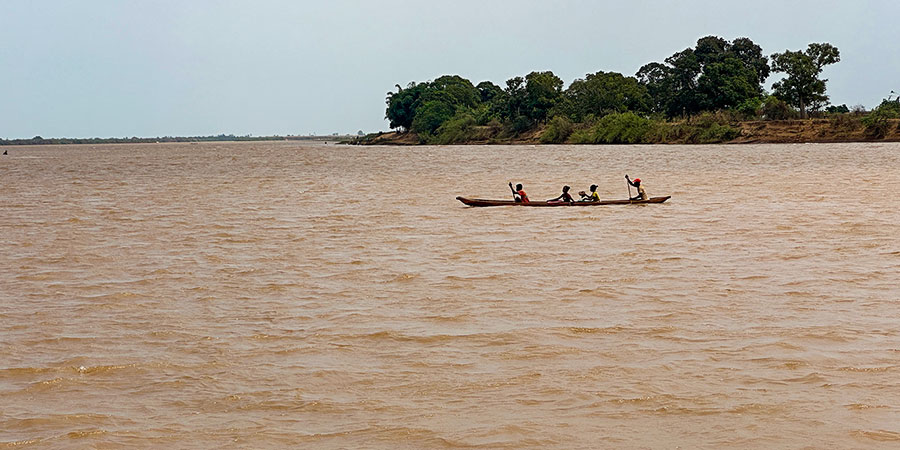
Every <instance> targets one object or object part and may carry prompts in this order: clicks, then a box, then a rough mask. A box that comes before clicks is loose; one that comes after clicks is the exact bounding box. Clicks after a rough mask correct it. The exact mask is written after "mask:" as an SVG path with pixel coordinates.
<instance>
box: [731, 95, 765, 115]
mask: <svg viewBox="0 0 900 450" xmlns="http://www.w3.org/2000/svg"><path fill="white" fill-rule="evenodd" d="M764 101H765V99H764V98H762V97H751V98H748V99H746V100H744V101H743V102H741V104H740V105H737V107H736V108H734V110H735V112H737V113H738V114H739V115H740V116H741V118H743V119H745V120H752V119H756V118H758V117H759V116H761V115H762V107H763V102H764Z"/></svg>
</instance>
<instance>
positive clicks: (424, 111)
mask: <svg viewBox="0 0 900 450" xmlns="http://www.w3.org/2000/svg"><path fill="white" fill-rule="evenodd" d="M455 113H456V111H455V110H454V108H453V106H452V105H450V104H448V103H446V102H443V101H440V100H431V101H428V102H425V103H424V104H423V105H422V106H421V107H419V108H418V110H417V111H416V117H415V119H414V120H413V123H412V127H411V128H410V129H411V130H413V131H415V132H416V133H418V134H419V135H424V136H425V137H426V139H427V137H428V136H429V135H431V134H433V133H434V132H435V130H437V129H438V128H439V127H440V126H441V125H443V124H444V122H446V121H448V120H450V118H451V117H453V115H454V114H455Z"/></svg>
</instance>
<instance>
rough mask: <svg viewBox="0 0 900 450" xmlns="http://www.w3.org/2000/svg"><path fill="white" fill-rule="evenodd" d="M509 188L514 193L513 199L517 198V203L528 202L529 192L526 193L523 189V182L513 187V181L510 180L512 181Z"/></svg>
mask: <svg viewBox="0 0 900 450" xmlns="http://www.w3.org/2000/svg"><path fill="white" fill-rule="evenodd" d="M509 190H511V191H512V194H513V200H515V201H516V203H528V194H526V193H525V191H524V190H522V184H521V183H519V184H517V185H516V188H515V189H513V185H512V182H510V183H509Z"/></svg>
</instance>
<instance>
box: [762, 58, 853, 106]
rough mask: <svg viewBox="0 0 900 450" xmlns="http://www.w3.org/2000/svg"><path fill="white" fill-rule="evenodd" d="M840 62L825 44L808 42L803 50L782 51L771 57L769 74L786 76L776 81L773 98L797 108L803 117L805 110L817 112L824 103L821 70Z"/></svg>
mask: <svg viewBox="0 0 900 450" xmlns="http://www.w3.org/2000/svg"><path fill="white" fill-rule="evenodd" d="M840 60H841V54H840V51H838V49H837V47H834V46H833V45H831V44H828V43H821V44H819V43H812V44H809V46H808V47H807V48H806V50H805V51H790V50H785V51H784V52H783V53H775V54H773V55H772V71H773V72H776V73H785V74H786V75H787V76H786V77H785V78H784V79H783V80H781V81H778V82H776V83H775V84H774V85H773V86H772V89H773V91H774V95H775V96H776V97H778V98H780V99H781V100H784V101H786V102H788V103H789V104H790V105H792V106H795V107H797V108H799V109H800V116H801V117H803V118H804V119H805V118H807V110H809V109H812V110H817V109H820V108H822V107H824V106H825V105H827V104H828V96H827V95H825V82H827V81H828V80H827V79H820V78H819V75H820V74H821V73H822V69H823V68H824V67H825V66H827V65H829V64H834V63H836V62H839V61H840Z"/></svg>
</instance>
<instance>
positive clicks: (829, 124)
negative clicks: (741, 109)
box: [349, 116, 900, 145]
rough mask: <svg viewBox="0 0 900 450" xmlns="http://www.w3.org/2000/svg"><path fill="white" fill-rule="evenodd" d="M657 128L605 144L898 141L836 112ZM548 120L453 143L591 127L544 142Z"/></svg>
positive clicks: (477, 132) (524, 138)
mask: <svg viewBox="0 0 900 450" xmlns="http://www.w3.org/2000/svg"><path fill="white" fill-rule="evenodd" d="M656 126H658V127H661V129H660V130H658V132H654V133H645V135H644V136H643V137H642V138H641V140H639V141H631V142H628V141H624V142H604V143H631V144H637V143H643V144H757V143H759V144H798V143H834V142H900V119H889V120H886V121H884V122H883V123H882V124H881V125H880V126H879V127H877V128H875V127H871V126H866V125H864V124H863V123H862V122H861V121H860V120H859V119H857V118H854V117H850V116H838V117H836V118H831V119H809V120H765V121H763V120H756V121H744V122H738V123H734V124H722V125H719V126H720V127H723V129H724V130H725V132H718V133H716V132H712V133H711V132H709V130H710V127H709V126H704V125H701V124H690V123H688V122H667V123H661V124H657V125H656ZM552 130H553V126H552V125H542V126H540V127H538V128H535V129H532V130H528V131H526V132H523V133H520V134H518V135H508V134H507V133H506V132H505V131H504V130H503V129H502V128H501V127H496V126H493V127H492V126H489V125H488V126H473V127H471V128H470V129H469V130H468V132H467V133H466V134H465V135H464V138H463V139H459V140H457V141H455V142H450V143H452V144H460V145H486V144H487V145H509V144H546V143H565V144H578V143H590V142H579V141H578V137H579V131H581V132H582V134H581V136H583V135H584V134H585V133H586V132H589V131H590V130H591V129H590V128H588V127H584V128H582V129H580V130H579V129H575V130H574V131H572V132H571V133H570V134H569V136H568V137H567V138H566V139H565V140H562V141H561V142H548V139H547V138H546V137H547V134H548V133H550V132H551V131H552ZM349 143H352V144H358V145H420V144H426V143H429V142H428V141H427V140H426V139H423V138H422V137H421V136H418V135H417V134H415V133H412V132H388V133H375V134H369V135H366V136H364V137H360V138H356V139H354V140H352V141H350V142H349Z"/></svg>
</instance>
